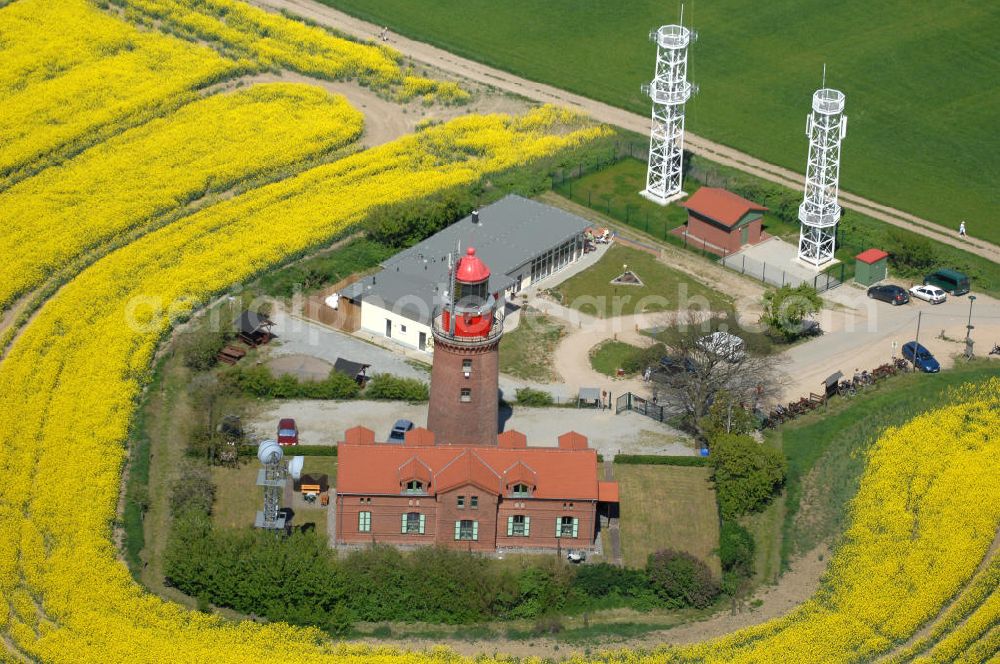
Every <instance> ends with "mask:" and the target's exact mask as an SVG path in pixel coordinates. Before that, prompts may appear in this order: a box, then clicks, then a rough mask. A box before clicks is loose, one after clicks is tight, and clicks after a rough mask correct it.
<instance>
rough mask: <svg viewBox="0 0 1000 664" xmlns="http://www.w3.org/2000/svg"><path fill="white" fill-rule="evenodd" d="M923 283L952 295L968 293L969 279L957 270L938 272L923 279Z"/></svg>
mask: <svg viewBox="0 0 1000 664" xmlns="http://www.w3.org/2000/svg"><path fill="white" fill-rule="evenodd" d="M924 283H925V284H928V285H930V286H937V287H938V288H940V289H942V290H945V291H948V292H949V293H951V294H952V295H965V294H966V293H968V292H969V278H968V277H967V276H965V275H964V274H962V273H961V272H959V271H958V270H947V269H945V270H938V271H937V272H931V273H930V274H928V275H927V276H926V277H924Z"/></svg>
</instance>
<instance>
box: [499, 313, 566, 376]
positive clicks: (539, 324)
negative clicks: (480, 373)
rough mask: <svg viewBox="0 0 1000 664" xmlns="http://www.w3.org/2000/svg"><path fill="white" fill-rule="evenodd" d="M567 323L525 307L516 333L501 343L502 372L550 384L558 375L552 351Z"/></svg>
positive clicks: (507, 334)
mask: <svg viewBox="0 0 1000 664" xmlns="http://www.w3.org/2000/svg"><path fill="white" fill-rule="evenodd" d="M565 334H566V326H565V325H563V324H562V323H561V322H559V321H558V320H556V319H555V318H552V317H551V316H546V315H545V314H543V313H542V312H540V311H538V310H537V309H533V308H531V307H527V306H526V307H523V308H522V309H521V313H520V320H519V322H518V325H517V328H516V329H515V330H514V331H513V332H506V333H504V335H503V343H502V344H500V371H502V372H503V373H505V374H508V375H511V376H514V377H516V378H523V379H525V380H533V381H535V382H538V383H550V382H552V381H554V380H556V379H557V378H558V376H557V375H556V372H555V370H554V369H553V368H552V354H553V353H554V352H555V349H556V346H557V345H558V344H559V340H560V339H561V338H562V337H563V336H564V335H565Z"/></svg>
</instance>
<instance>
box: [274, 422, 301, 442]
mask: <svg viewBox="0 0 1000 664" xmlns="http://www.w3.org/2000/svg"><path fill="white" fill-rule="evenodd" d="M278 444H279V445H283V446H284V445H298V444H299V428H298V427H297V426H295V420H293V419H292V418H290V417H285V418H283V419H281V420H280V421H279V422H278Z"/></svg>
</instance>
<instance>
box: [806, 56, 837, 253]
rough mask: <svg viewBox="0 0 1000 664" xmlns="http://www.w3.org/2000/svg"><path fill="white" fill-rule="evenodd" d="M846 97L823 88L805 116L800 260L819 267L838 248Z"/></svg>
mask: <svg viewBox="0 0 1000 664" xmlns="http://www.w3.org/2000/svg"><path fill="white" fill-rule="evenodd" d="M845 100H846V97H845V96H844V93H843V92H841V91H839V90H834V89H832V88H828V87H826V66H824V67H823V87H821V88H820V89H819V90H817V91H816V92H815V93H814V94H813V98H812V113H810V114H809V115H808V116H807V117H806V136H808V137H809V160H808V162H807V163H806V186H805V195H804V196H803V199H802V205H800V206H799V221H800V222H802V228H801V232H800V235H799V260H802V261H804V262H806V263H808V264H810V265H812V266H813V267H817V268H818V267H820V266H822V265H824V264H826V263H829V262H830V261H832V260H833V252H834V250H835V249H836V246H835V244H836V238H837V222H838V221H840V205H839V204H838V203H837V193H838V188H839V179H840V142H841V141H842V140H843V139H844V137H845V136H846V135H847V116H846V115H844V103H845Z"/></svg>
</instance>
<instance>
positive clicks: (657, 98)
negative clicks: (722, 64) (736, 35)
mask: <svg viewBox="0 0 1000 664" xmlns="http://www.w3.org/2000/svg"><path fill="white" fill-rule="evenodd" d="M680 22H681V23H682V24H683V23H684V6H683V5H681V18H680ZM649 39H650V41H653V42H656V77H655V78H654V79H653V82H652V83H650V84H649V85H643V86H642V91H643V93H646V94H648V95H649V98H650V99H652V100H653V127H652V130H651V132H650V135H649V166H648V168H647V170H646V188H645V189H644V190H643V191H642V192H640V193H641V194H642V195H643V196H645V197H646V198H648V199H649V200H651V201H653V202H654V203H659V204H660V205H666V204H667V203H669V202H670V201H672V200H676V199H678V198H680V197H682V196H683V195H684V191H683V190H682V189H681V178H682V175H683V173H682V168H683V158H684V104H685V103H687V100H688V99H690V98H691V95H692V94H694V93H696V92H697V91H698V89H697V86H694V85H692V84H691V83H689V82H688V80H687V49H688V44H690V43H691V42H694V41H697V39H698V34H697V33H696V32H695V31H694V30H689V29H688V28H685V27H684V26H683V25H664V26H661V27H660V29H659V30H653V31H651V32H650V33H649Z"/></svg>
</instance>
